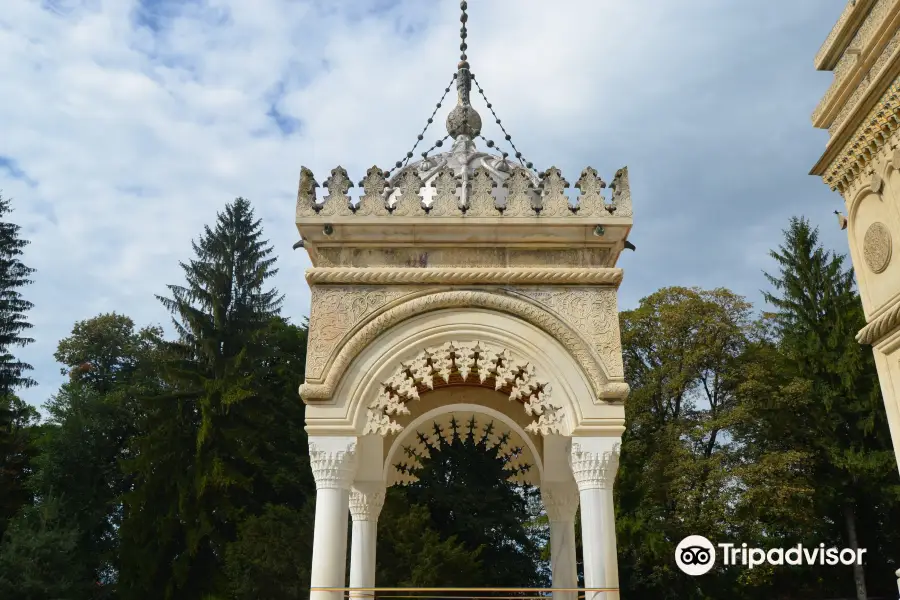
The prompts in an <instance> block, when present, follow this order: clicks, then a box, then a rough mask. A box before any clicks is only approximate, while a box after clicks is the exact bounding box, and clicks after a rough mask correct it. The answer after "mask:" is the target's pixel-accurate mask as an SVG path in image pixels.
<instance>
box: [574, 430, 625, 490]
mask: <svg viewBox="0 0 900 600" xmlns="http://www.w3.org/2000/svg"><path fill="white" fill-rule="evenodd" d="M620 446H621V444H620V442H619V438H585V439H584V441H575V442H573V443H572V453H571V456H570V461H571V465H572V475H574V476H575V482H576V483H577V484H578V489H579V490H590V489H597V488H600V489H612V487H613V483H615V480H616V471H617V470H618V468H619V448H620Z"/></svg>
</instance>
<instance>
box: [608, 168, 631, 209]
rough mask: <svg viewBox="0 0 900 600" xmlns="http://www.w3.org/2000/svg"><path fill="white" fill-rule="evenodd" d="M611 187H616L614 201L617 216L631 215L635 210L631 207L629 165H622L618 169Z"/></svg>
mask: <svg viewBox="0 0 900 600" xmlns="http://www.w3.org/2000/svg"><path fill="white" fill-rule="evenodd" d="M610 187H613V188H614V189H615V193H614V194H613V197H612V203H613V205H615V209H614V210H615V211H616V216H617V217H631V216H633V215H634V212H633V211H632V208H631V188H630V187H629V185H628V167H622V168H621V169H619V170H618V171H616V176H615V177H614V178H613V180H612V184H611V185H610Z"/></svg>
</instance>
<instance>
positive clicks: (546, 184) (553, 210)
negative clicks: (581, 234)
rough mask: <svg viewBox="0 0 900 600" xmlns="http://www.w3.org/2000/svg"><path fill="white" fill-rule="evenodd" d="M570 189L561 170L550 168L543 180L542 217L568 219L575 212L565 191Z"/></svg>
mask: <svg viewBox="0 0 900 600" xmlns="http://www.w3.org/2000/svg"><path fill="white" fill-rule="evenodd" d="M568 187H569V182H568V181H566V180H565V179H564V178H563V176H562V175H561V174H560V172H559V169H557V168H556V167H550V168H549V169H547V170H546V171H545V172H544V176H543V177H542V178H541V192H542V195H541V212H540V215H541V216H542V217H567V216H571V215H572V214H573V213H574V212H575V210H574V209H573V207H572V206H571V205H570V204H569V198H568V196H566V193H565V192H564V191H563V190H565V189H566V188H568Z"/></svg>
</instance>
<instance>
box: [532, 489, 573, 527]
mask: <svg viewBox="0 0 900 600" xmlns="http://www.w3.org/2000/svg"><path fill="white" fill-rule="evenodd" d="M541 500H542V501H543V503H544V510H545V511H547V517H548V518H549V519H550V521H551V522H571V521H574V520H575V513H576V512H577V511H578V504H579V500H580V499H579V494H578V486H577V485H573V484H571V483H556V482H554V483H548V484H545V485H542V486H541Z"/></svg>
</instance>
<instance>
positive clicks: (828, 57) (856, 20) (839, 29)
mask: <svg viewBox="0 0 900 600" xmlns="http://www.w3.org/2000/svg"><path fill="white" fill-rule="evenodd" d="M874 3H875V0H855V1H853V2H850V3H848V4H847V6H846V8H844V12H843V13H842V14H841V16H840V17H838V20H837V23H835V25H834V27H832V28H831V32H829V34H828V37H827V38H826V39H825V43H824V44H822V47H821V48H819V52H818V53H817V54H816V62H815V65H816V69H818V70H820V71H830V70H831V69H833V68H834V67H835V65H836V64H837V61H838V60H839V59H840V58H841V55H842V54H843V53H844V51H845V50H846V49H847V46H848V45H849V44H850V42H851V41H852V40H853V36H854V35H856V31H857V30H858V29H859V26H860V25H861V24H862V22H863V20H864V19H865V18H866V15H867V14H868V12H869V10H870V9H871V8H872V4H874Z"/></svg>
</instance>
